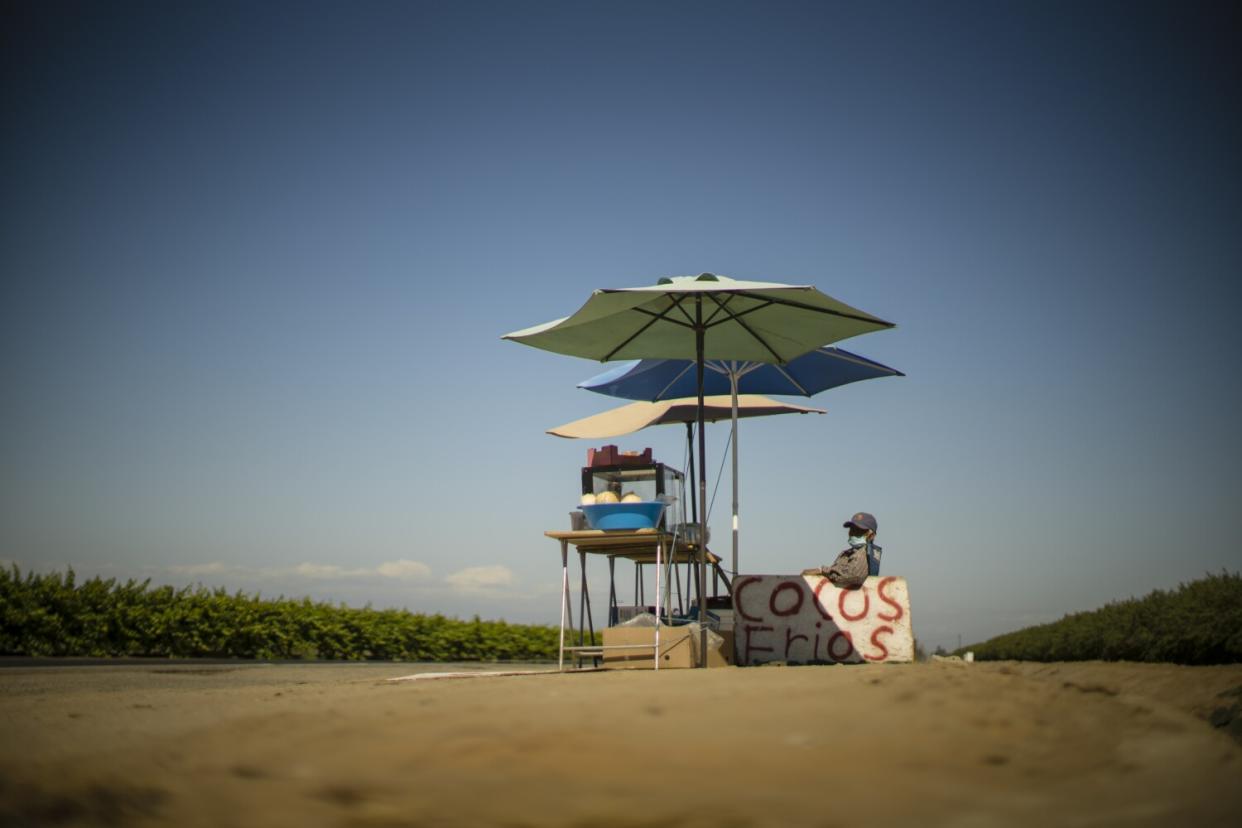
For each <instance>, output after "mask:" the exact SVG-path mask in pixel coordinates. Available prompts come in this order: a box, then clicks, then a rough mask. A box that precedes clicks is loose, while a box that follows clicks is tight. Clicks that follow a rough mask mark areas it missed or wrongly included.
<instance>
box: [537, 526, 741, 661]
mask: <svg viewBox="0 0 1242 828" xmlns="http://www.w3.org/2000/svg"><path fill="white" fill-rule="evenodd" d="M544 534H545V535H546V536H547V537H549V538H552V539H553V540H555V541H557V542H558V543H559V544H560V548H561V628H560V643H559V649H558V654H557V664H558V666H559V668H560V669H562V670H563V669H565V656H566V653H568V654H569V655H570V658H571V659H572V661H573V663H574V667H581V666H582V664H583V662H585V661H587V660H590V661H591V662H592V664H593V665H595V666H598V665H599V662H600V660H601V659H602V658H603V655H604V650H605V649H606V648H605V646H604V645H601V644H596V643H595V624H594V620H593V618H592V614H591V597H590V590H589V588H588V586H587V556H588V555H599V556H603V557H606V558H607V559H608V575H609V577H608V581H609V589H608V624H609V626H615V625H617V624H620V623H624V622H625V621H626V620H628V619H629V618H631V617H633V616H634V615H635V614H639V613H643V612H648V613H650V614H651V615H654V616H655V618H656V619H658V621H659V624H660V625H665V626H676V625H680V624H685V623H688V622H691V621H696V622H700V623H710V624H713V625H714V624H717V623H718V622H719V618H718V617H717V616H709V613H711V612H712V610H713V607H714V606H727V605H728V604H729V597H728V596H729V593H730V588H731V585H730V581H729V577H728V575H727V574H726V573H725V572H724V570H722V569H721V567H720V558H718V557H716V556H715V555H713V554H712V553H711V551H710V550H706V549H705V550H703V551H704V553H705V557H706V560H707V562H708V566H709V568H710V569H711V570H712V573H713V574H712V585H713V590H712V591H713V596H711V597H709V598H708V599H707V600H706V601H703V600H700V596H698V595H695V594H692V593H693V587H694V586H696V585H697V584H698V583H699V579H697V578H693V577H689V576H688V577H687V579H686V585H687V592H686V594H684V595H683V594H682V589H681V578H680V575H679V574H678V572H677V567H678V566H680V565H686V566H687V567H693V566H697V564H698V561H699V547H698V545H697V544H695V543H690V542H687V541H686V540H684V538H682V537H681V536H679V535H678V534H676V533H673V532H668V531H665V530H663V529H635V530H631V531H604V530H599V529H585V530H572V531H568V532H563V531H547V532H544ZM571 545H572V546H573V547H574V548H575V549H576V550H577V551H578V563H579V573H580V581H579V584H580V585H579V590H578V641H577V644H572V643H571V644H570V645H568V646H567V645H566V641H565V638H566V631H567V630H568V631H569V632H570V634H571V635H572V633H573V627H574V619H573V608H572V601H571V597H572V596H571V590H570V581H569V547H570V546H571ZM618 559H624V560H628V561H630V562H631V563H633V565H634V593H633V603H631V604H621V603H620V602H619V599H618V593H617V578H616V576H617V573H616V562H617V560H618ZM644 566H655V567H656V579H655V580H656V594H655V596H654V599H655V600H654V602H653V603H651V604H648V603H647V600H646V594H645V591H644V589H643V583H644V582H643V577H642V573H643V567H644ZM674 584H675V585H676V586H675V587H674ZM722 586H723V588H724V596H721V595H720V590H721V587H722ZM674 596H675V597H676V603H674V602H673V598H674ZM700 608H701V609H702V612H700ZM659 633H660V626H659V625H657V626H656V628H655V636H654V640H653V644H652V646H653V648H654V649H653V656H654V655H655V654H658V653H659V652H660V640H659ZM588 636H589V638H588ZM625 647H626V649H630V650H633V649H634V647H633V645H625ZM654 661H655V666H656V669H658V668H659V659H658V658H655V659H654Z"/></svg>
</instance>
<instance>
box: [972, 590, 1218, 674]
mask: <svg viewBox="0 0 1242 828" xmlns="http://www.w3.org/2000/svg"><path fill="white" fill-rule="evenodd" d="M965 650H973V651H974V653H975V658H976V659H984V660H995V659H1019V660H1023V661H1087V660H1094V659H1099V660H1103V661H1165V662H1173V663H1176V664H1230V663H1235V662H1239V661H1242V575H1238V574H1237V573H1232V574H1231V573H1228V572H1223V573H1221V574H1220V575H1208V576H1207V577H1205V578H1203V579H1201V580H1198V581H1192V582H1191V583H1189V584H1182V585H1180V586H1179V587H1178V588H1177V589H1175V590H1171V591H1167V592H1166V591H1164V590H1156V591H1155V592H1153V593H1151V594H1150V595H1148V596H1147V597H1145V598H1131V599H1129V600H1126V601H1118V602H1116V603H1113V604H1108V605H1107V606H1105V607H1102V608H1101V609H1098V610H1094V611H1092V612H1079V613H1074V614H1072V615H1067V616H1065V617H1064V618H1062V619H1061V620H1060V621H1056V622H1054V623H1051V624H1041V625H1040V626H1037V627H1027V628H1026V629H1023V630H1018V631H1017V632H1012V633H1008V634H1006V635H1002V636H1000V637H998V638H993V639H992V640H990V641H987V642H985V643H983V644H972V645H971V646H969V647H964V648H963V650H962V651H965Z"/></svg>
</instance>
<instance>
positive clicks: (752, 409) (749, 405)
mask: <svg viewBox="0 0 1242 828" xmlns="http://www.w3.org/2000/svg"><path fill="white" fill-rule="evenodd" d="M737 403H738V410H737V415H738V416H739V417H766V416H768V415H771V414H824V413H826V412H825V411H824V410H823V409H822V408H807V407H806V406H802V405H793V404H792V403H782V402H777V401H776V400H773V399H769V398H767V397H761V396H759V395H758V394H742V395H741V396H739V397H738V400H737ZM703 406H704V411H703V419H704V420H706V421H708V422H713V423H714V422H717V421H719V420H728V419H730V418H731V417H732V416H733V399H732V397H731V396H729V395H728V394H725V395H723V396H712V397H704V398H703ZM698 410H699V406H698V399H697V398H695V397H683V398H681V399H676V400H661V401H660V402H634V403H630V404H628V405H623V406H620V407H618V408H614V409H612V410H610V411H604V412H601V413H599V414H593V415H592V416H590V417H583V418H582V419H581V420H574V421H573V422H572V423H566V424H565V425H560V426H557V427H556V428H550V429H548V433H549V434H552V435H555V436H557V437H570V438H579V439H590V440H600V439H603V438H605V437H619V436H621V435H622V434H631V433H633V432H635V431H638V430H639V429H643V428H646V427H647V426H653V425H662V424H666V423H692V422H695V421H696V420H697V418H698Z"/></svg>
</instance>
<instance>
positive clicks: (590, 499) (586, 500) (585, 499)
mask: <svg viewBox="0 0 1242 828" xmlns="http://www.w3.org/2000/svg"><path fill="white" fill-rule="evenodd" d="M578 505H579V506H594V505H595V495H593V494H584V495H583V496H582V499H581V500H579V501H578Z"/></svg>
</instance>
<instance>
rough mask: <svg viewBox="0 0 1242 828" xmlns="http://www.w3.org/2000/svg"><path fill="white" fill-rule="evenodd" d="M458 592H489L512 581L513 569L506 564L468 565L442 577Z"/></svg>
mask: <svg viewBox="0 0 1242 828" xmlns="http://www.w3.org/2000/svg"><path fill="white" fill-rule="evenodd" d="M444 580H445V581H446V582H447V583H448V584H449V585H450V586H452V587H453V588H454V589H455V590H457V591H458V592H491V591H494V590H498V589H500V588H501V587H506V586H509V585H511V584H512V583H513V580H514V579H513V570H511V569H509V567H507V566H501V565H499V564H495V565H492V566H469V567H466V568H465V569H462V570H459V571H457V572H454V573H453V574H452V575H449V576H448V577H446V578H445V579H444Z"/></svg>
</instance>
